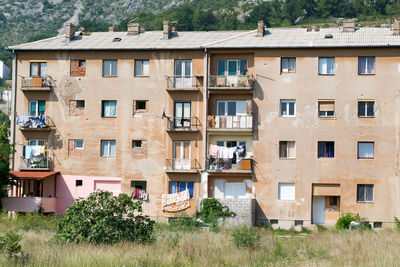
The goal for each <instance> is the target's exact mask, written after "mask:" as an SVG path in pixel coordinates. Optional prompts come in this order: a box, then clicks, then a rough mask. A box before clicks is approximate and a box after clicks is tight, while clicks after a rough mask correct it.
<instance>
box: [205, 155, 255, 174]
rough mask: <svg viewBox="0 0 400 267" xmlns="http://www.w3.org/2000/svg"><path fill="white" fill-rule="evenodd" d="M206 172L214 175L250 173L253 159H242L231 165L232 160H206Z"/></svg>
mask: <svg viewBox="0 0 400 267" xmlns="http://www.w3.org/2000/svg"><path fill="white" fill-rule="evenodd" d="M207 170H208V171H209V172H216V173H218V172H221V173H252V172H253V159H250V158H243V159H238V160H236V162H234V163H233V162H232V159H216V158H209V159H208V160H207Z"/></svg>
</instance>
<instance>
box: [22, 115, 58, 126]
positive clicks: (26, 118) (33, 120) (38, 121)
mask: <svg viewBox="0 0 400 267" xmlns="http://www.w3.org/2000/svg"><path fill="white" fill-rule="evenodd" d="M17 124H18V125H19V127H20V129H21V130H50V127H51V118H50V117H49V116H47V115H43V116H30V115H20V116H18V119H17Z"/></svg>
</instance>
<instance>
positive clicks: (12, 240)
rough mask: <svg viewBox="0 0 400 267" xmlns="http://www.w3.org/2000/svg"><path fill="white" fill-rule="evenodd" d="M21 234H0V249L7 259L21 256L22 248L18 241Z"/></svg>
mask: <svg viewBox="0 0 400 267" xmlns="http://www.w3.org/2000/svg"><path fill="white" fill-rule="evenodd" d="M21 239H22V238H21V236H20V235H17V234H15V233H13V232H9V233H5V234H4V235H3V236H0V250H1V251H2V252H3V253H5V254H6V255H7V257H8V258H9V259H17V258H20V257H22V256H23V254H22V248H21V245H20V244H19V242H20V241H21Z"/></svg>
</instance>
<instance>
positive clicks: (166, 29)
mask: <svg viewBox="0 0 400 267" xmlns="http://www.w3.org/2000/svg"><path fill="white" fill-rule="evenodd" d="M171 32H172V27H171V22H169V20H164V22H163V39H164V40H168V39H169V37H170V35H171Z"/></svg>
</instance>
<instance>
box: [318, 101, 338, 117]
mask: <svg viewBox="0 0 400 267" xmlns="http://www.w3.org/2000/svg"><path fill="white" fill-rule="evenodd" d="M329 102H332V103H333V115H328V112H329V111H320V104H323V103H329ZM321 112H325V114H324V115H321ZM318 117H320V118H334V117H335V100H318Z"/></svg>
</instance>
